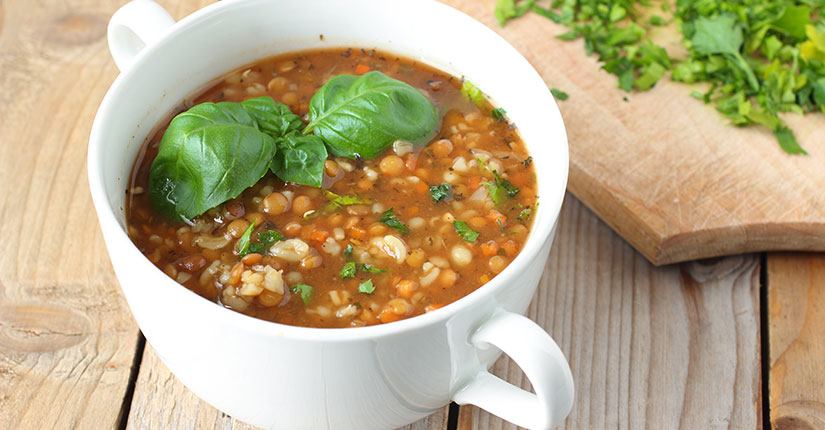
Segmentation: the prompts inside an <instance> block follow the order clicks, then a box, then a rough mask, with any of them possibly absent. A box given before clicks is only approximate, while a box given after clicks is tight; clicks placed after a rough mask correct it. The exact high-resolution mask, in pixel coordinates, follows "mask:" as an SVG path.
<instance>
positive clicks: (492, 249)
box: [481, 240, 498, 257]
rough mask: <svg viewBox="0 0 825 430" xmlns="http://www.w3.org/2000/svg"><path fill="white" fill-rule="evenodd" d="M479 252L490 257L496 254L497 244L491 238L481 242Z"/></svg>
mask: <svg viewBox="0 0 825 430" xmlns="http://www.w3.org/2000/svg"><path fill="white" fill-rule="evenodd" d="M481 253H482V254H483V255H484V256H485V257H492V256H494V255H496V254H498V244H497V243H495V242H493V241H492V240H491V241H489V242H486V243H482V244H481Z"/></svg>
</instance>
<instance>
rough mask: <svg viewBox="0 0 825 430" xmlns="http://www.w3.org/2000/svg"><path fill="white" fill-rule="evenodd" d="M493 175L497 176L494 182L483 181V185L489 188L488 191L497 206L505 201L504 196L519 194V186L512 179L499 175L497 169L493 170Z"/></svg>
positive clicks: (511, 196)
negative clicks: (511, 181) (512, 182)
mask: <svg viewBox="0 0 825 430" xmlns="http://www.w3.org/2000/svg"><path fill="white" fill-rule="evenodd" d="M493 176H495V181H494V182H482V185H484V187H486V188H487V192H488V193H490V198H491V199H493V203H495V205H496V206H498V205H500V204H501V203H502V202H503V201H504V196H508V197H510V198H513V197H515V196H516V194H518V192H519V190H518V188H516V187H515V186H514V185H513V184H511V183H510V181H508V180H506V179H504V178H502V177H501V176H499V174H498V172H497V171H495V170H493Z"/></svg>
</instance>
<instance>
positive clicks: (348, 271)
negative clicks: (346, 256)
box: [338, 261, 356, 279]
mask: <svg viewBox="0 0 825 430" xmlns="http://www.w3.org/2000/svg"><path fill="white" fill-rule="evenodd" d="M355 271H356V267H355V262H354V261H348V262H347V263H346V264H344V267H342V268H341V271H340V272H338V276H340V277H341V279H349V278H354V277H355Z"/></svg>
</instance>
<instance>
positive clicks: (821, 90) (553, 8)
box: [495, 0, 825, 154]
mask: <svg viewBox="0 0 825 430" xmlns="http://www.w3.org/2000/svg"><path fill="white" fill-rule="evenodd" d="M548 6H549V7H548ZM823 6H825V1H823V0H780V1H768V0H733V1H722V0H677V1H676V7H675V10H674V9H673V8H672V7H671V3H668V2H649V1H643V0H639V1H637V0H615V1H612V2H602V1H598V0H580V1H574V0H552V2H551V3H549V4H545V3H544V2H542V4H539V3H538V2H537V1H536V0H498V4H497V5H496V10H495V14H496V17H497V18H498V21H499V23H500V24H501V25H504V23H505V22H507V21H508V20H510V19H513V18H517V17H519V16H521V15H523V14H525V13H527V12H531V11H532V12H533V13H537V14H539V15H541V16H544V17H546V18H548V19H550V20H552V21H553V22H556V23H559V24H562V25H564V26H566V27H567V28H568V29H569V31H567V32H566V33H563V34H561V35H559V36H557V37H558V38H559V39H562V40H574V39H578V38H582V39H584V46H585V50H586V52H587V54H588V55H590V54H593V53H595V54H596V55H598V57H599V61H601V62H602V63H603V65H602V68H603V69H604V70H606V71H607V72H609V73H612V74H614V75H616V77H617V78H618V86H619V88H621V89H623V90H625V91H627V92H630V91H631V90H633V89H636V90H639V91H646V90H649V89H650V88H652V87H653V86H654V85H655V84H656V82H658V81H659V79H661V78H662V77H664V76H665V74H666V72H668V71H670V79H671V80H673V81H678V82H685V83H695V82H704V83H707V84H709V87H708V89H707V91H706V92H704V93H699V92H694V94H693V95H694V96H695V97H697V98H699V99H701V100H703V101H704V102H705V103H712V104H713V105H714V106H715V108H716V110H717V111H719V112H720V113H721V114H722V115H724V116H725V117H726V118H728V119H729V120H730V121H731V123H732V124H734V125H738V126H745V125H750V124H758V125H762V126H764V127H767V128H768V129H770V130H771V131H772V132H773V134H774V136H776V139H777V141H778V143H779V145H780V147H781V148H782V149H783V150H784V151H785V152H787V153H789V154H807V152H806V151H805V150H804V149H803V148H802V147H801V146H800V145H799V143H798V142H797V140H796V137H795V136H794V133H793V131H792V130H790V129H789V128H788V127H787V126H786V125H785V124H784V122H783V121H782V119H781V118H779V113H782V112H794V113H800V114H801V113H805V112H814V111H822V112H823V113H825V15H823V14H822V11H823V10H822V8H823ZM669 23H673V24H674V25H675V26H676V27H677V28H678V29H679V31H681V35H682V42H683V44H684V46H685V47H686V48H687V56H686V57H685V58H674V57H671V56H670V55H668V53H667V52H666V51H665V49H664V48H663V47H662V46H660V45H658V44H656V43H654V41H653V39H652V37H651V33H652V31H651V30H655V29H656V27H659V26H662V25H667V24H669ZM553 94H554V96H556V97H557V98H558V99H559V100H563V98H562V97H559V94H557V92H553Z"/></svg>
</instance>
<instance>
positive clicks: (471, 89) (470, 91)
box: [461, 79, 486, 107]
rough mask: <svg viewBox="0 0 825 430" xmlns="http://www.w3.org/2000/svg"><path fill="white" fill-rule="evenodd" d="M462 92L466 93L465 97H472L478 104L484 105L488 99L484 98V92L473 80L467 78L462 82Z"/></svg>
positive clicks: (471, 99)
mask: <svg viewBox="0 0 825 430" xmlns="http://www.w3.org/2000/svg"><path fill="white" fill-rule="evenodd" d="M461 94H464V96H465V97H467V98H468V99H470V101H471V102H473V103H474V104H475V105H476V106H479V107H481V106H484V104H485V103H486V101H485V100H484V93H482V92H481V90H479V89H478V87H476V86H475V85H473V83H472V82H470V81H469V80H467V79H465V80H464V82H463V83H462V84H461Z"/></svg>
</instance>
